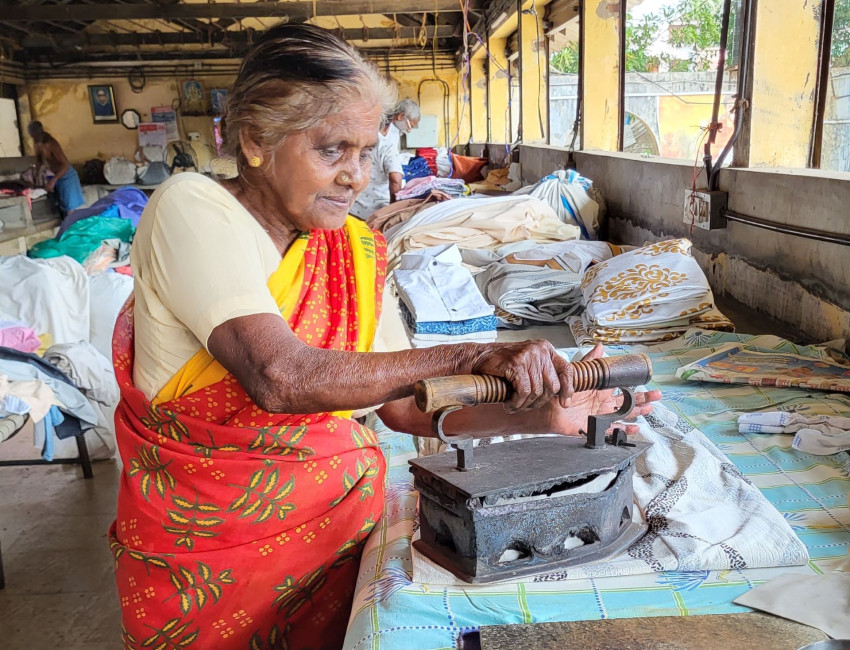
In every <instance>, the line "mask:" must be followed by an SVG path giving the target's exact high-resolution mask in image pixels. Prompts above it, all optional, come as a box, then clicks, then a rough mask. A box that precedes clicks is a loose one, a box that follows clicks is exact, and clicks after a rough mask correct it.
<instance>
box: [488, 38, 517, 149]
mask: <svg viewBox="0 0 850 650" xmlns="http://www.w3.org/2000/svg"><path fill="white" fill-rule="evenodd" d="M487 49H488V50H490V54H491V56H492V58H491V59H490V61H489V62H488V66H487V74H488V77H489V80H490V81H489V83H490V94H489V105H488V111H489V115H490V142H498V143H508V142H510V141H511V134H510V131H509V130H508V129H509V128H510V115H509V113H508V99H509V97H510V95H509V93H510V89H509V87H508V81H509V79H508V72H507V70H508V58H507V57H506V56H505V39H504V38H497V37H495V36H491V37H490V38H489V39H488V41H487Z"/></svg>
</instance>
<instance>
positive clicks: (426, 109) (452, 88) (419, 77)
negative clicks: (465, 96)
mask: <svg viewBox="0 0 850 650" xmlns="http://www.w3.org/2000/svg"><path fill="white" fill-rule="evenodd" d="M423 60H425V59H423ZM428 61H430V59H428ZM392 78H393V80H394V81H395V82H396V84H397V86H398V96H399V99H404V98H410V99H413V100H417V90H418V88H419V86H420V84H421V83H422V81H424V80H426V79H428V80H431V81H428V82H427V83H425V84H424V85H422V93H421V101H420V106H419V108H420V110H421V111H422V114H423V115H436V116H437V137H438V146H441V147H447V146H448V143H446V139H445V135H444V133H445V129H444V128H443V124H444V122H443V93H444V88H443V85H442V84H440V83H436V82H434V81H433V79H434V72H433V71H432V70H427V71H395V72H392ZM436 78H437V79H441V80H443V81H445V82H446V83H447V84H448V106H449V142H451V140H452V139H455V138H457V135H458V130H457V118H458V108H459V104H458V73H457V71H456V70H440V69H439V68H438V69H437V77H436ZM468 116H469V114H468V113H467V119H466V121H467V124H468V122H469V120H468ZM467 132H468V127H467ZM468 137H469V136H468V135H467V136H466V139H468ZM466 139H464V140H459V141H460V142H466Z"/></svg>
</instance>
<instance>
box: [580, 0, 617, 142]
mask: <svg viewBox="0 0 850 650" xmlns="http://www.w3.org/2000/svg"><path fill="white" fill-rule="evenodd" d="M581 11H582V14H581V20H582V30H583V33H584V57H583V64H584V70H583V75H582V97H583V100H582V111H581V115H582V148H583V149H601V150H603V151H616V150H617V136H618V134H619V128H620V125H619V124H618V122H619V108H618V107H619V99H618V98H619V94H620V85H619V77H618V74H619V72H618V71H619V55H618V51H619V26H620V15H619V14H620V11H619V5H618V4H617V3H616V2H611V1H610V0H587V1H586V2H583V3H582V9H581Z"/></svg>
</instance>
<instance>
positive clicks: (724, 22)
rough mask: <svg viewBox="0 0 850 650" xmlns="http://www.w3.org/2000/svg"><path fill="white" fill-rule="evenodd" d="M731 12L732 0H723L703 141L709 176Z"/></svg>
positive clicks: (716, 130) (720, 125)
mask: <svg viewBox="0 0 850 650" xmlns="http://www.w3.org/2000/svg"><path fill="white" fill-rule="evenodd" d="M731 14H732V0H724V2H723V17H722V18H721V20H720V53H719V54H718V56H717V78H716V81H715V84H714V103H713V105H712V109H711V122H709V124H708V139H707V140H706V141H705V154H704V155H703V158H702V159H703V162H704V163H705V173H706V174H707V175H708V177H711V172H712V166H711V147H712V145H713V144H714V141H715V140H716V139H717V132H718V131H719V130H720V129H721V128H723V125H722V124H720V122H718V121H717V118H718V116H719V114H720V98H721V95H722V94H723V74H724V72H725V71H726V45H727V43H728V42H729V17H730V16H731Z"/></svg>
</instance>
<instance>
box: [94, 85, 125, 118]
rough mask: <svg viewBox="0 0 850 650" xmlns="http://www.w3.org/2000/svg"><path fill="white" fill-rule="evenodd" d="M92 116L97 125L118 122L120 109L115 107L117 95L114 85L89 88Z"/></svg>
mask: <svg viewBox="0 0 850 650" xmlns="http://www.w3.org/2000/svg"><path fill="white" fill-rule="evenodd" d="M89 103H90V104H91V116H92V120H94V123H95V124H104V123H107V124H108V123H110V122H117V121H118V107H117V106H116V105H115V93H114V92H113V90H112V84H103V85H100V86H89Z"/></svg>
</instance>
